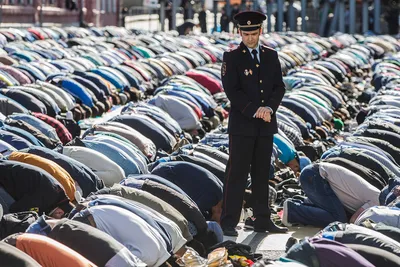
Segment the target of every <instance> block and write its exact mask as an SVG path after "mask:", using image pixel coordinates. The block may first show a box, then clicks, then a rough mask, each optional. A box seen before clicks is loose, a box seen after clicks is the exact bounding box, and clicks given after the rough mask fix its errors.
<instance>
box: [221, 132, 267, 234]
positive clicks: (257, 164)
mask: <svg viewBox="0 0 400 267" xmlns="http://www.w3.org/2000/svg"><path fill="white" fill-rule="evenodd" d="M272 146H273V136H272V135H271V136H238V135H229V161H228V164H227V165H226V171H225V181H224V199H223V206H222V215H221V226H222V227H236V226H237V224H238V223H239V219H240V213H241V209H242V204H243V197H244V191H245V188H246V181H247V177H248V174H249V171H250V175H251V183H252V185H251V189H252V198H253V200H254V201H253V214H254V216H255V217H256V218H257V217H268V218H269V217H270V210H269V206H268V193H269V189H268V178H269V169H270V165H271V164H270V162H271V155H272Z"/></svg>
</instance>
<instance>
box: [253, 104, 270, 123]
mask: <svg viewBox="0 0 400 267" xmlns="http://www.w3.org/2000/svg"><path fill="white" fill-rule="evenodd" d="M256 118H259V119H263V120H264V121H265V122H270V121H271V111H270V110H269V109H268V108H266V107H259V108H258V110H257V112H256Z"/></svg>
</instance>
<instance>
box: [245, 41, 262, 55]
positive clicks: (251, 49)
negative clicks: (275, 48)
mask: <svg viewBox="0 0 400 267" xmlns="http://www.w3.org/2000/svg"><path fill="white" fill-rule="evenodd" d="M246 47H247V49H249V52H250V54H251V52H253V50H257V55H259V54H260V43H258V45H257V46H256V48H250V47H248V46H246Z"/></svg>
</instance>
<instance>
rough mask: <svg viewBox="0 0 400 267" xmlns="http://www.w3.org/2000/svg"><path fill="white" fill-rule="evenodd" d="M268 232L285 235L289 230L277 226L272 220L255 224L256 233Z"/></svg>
mask: <svg viewBox="0 0 400 267" xmlns="http://www.w3.org/2000/svg"><path fill="white" fill-rule="evenodd" d="M266 231H268V232H270V233H278V234H284V233H286V232H287V231H289V229H288V228H286V227H280V226H277V225H276V224H275V223H273V222H272V220H271V219H268V220H260V221H255V222H254V232H266Z"/></svg>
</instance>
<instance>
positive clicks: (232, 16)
mask: <svg viewBox="0 0 400 267" xmlns="http://www.w3.org/2000/svg"><path fill="white" fill-rule="evenodd" d="M239 12H240V8H239V5H238V4H235V5H234V6H233V9H232V10H231V19H230V21H232V22H233V33H235V31H236V30H237V28H238V25H237V23H236V21H235V19H234V17H235V16H236V15H237V14H238V13H239ZM228 15H229V14H228Z"/></svg>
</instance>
